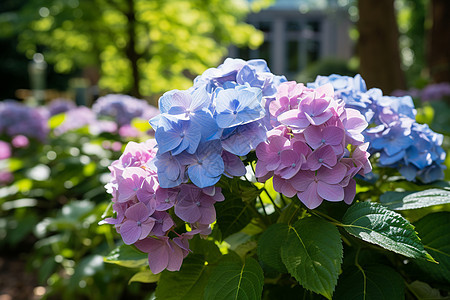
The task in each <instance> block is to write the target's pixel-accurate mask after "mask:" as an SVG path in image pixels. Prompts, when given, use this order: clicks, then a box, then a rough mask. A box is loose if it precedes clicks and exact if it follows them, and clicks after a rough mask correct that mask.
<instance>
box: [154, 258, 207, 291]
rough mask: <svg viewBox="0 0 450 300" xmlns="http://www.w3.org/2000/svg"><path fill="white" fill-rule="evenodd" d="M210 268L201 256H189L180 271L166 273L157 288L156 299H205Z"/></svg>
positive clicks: (162, 274) (162, 275) (163, 273)
mask: <svg viewBox="0 0 450 300" xmlns="http://www.w3.org/2000/svg"><path fill="white" fill-rule="evenodd" d="M209 273H210V268H209V267H208V266H207V265H205V260H204V259H203V258H202V257H201V256H200V255H189V256H188V257H187V258H186V259H185V260H184V261H183V265H182V266H181V269H180V271H178V272H170V271H167V270H166V271H164V272H162V273H161V277H160V278H159V282H158V286H157V287H156V298H157V299H164V300H179V299H183V300H198V299H203V293H204V290H205V286H206V284H207V282H208V278H209Z"/></svg>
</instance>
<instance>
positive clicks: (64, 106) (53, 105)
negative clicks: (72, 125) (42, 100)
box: [47, 98, 76, 116]
mask: <svg viewBox="0 0 450 300" xmlns="http://www.w3.org/2000/svg"><path fill="white" fill-rule="evenodd" d="M75 107H76V105H75V103H74V102H73V101H71V100H69V99H63V98H58V99H55V100H53V101H52V102H50V104H49V105H48V107H47V109H48V111H49V113H50V116H54V115H57V114H60V113H64V112H67V111H69V110H72V109H75Z"/></svg>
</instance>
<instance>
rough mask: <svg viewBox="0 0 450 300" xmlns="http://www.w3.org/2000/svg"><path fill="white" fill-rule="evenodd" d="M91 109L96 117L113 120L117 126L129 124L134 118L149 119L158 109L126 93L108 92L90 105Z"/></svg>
mask: <svg viewBox="0 0 450 300" xmlns="http://www.w3.org/2000/svg"><path fill="white" fill-rule="evenodd" d="M92 111H93V112H94V113H95V114H96V116H98V117H100V118H101V117H106V118H110V119H112V120H114V121H115V122H116V123H117V124H118V126H119V127H120V126H123V125H127V124H130V123H131V121H132V120H133V119H134V118H143V119H149V118H151V117H153V116H155V115H157V114H158V109H157V108H155V107H153V106H151V105H149V104H148V103H147V102H146V101H145V100H140V99H136V98H133V97H131V96H127V95H120V94H109V95H106V96H103V97H100V98H98V99H97V100H96V102H95V103H94V105H93V106H92Z"/></svg>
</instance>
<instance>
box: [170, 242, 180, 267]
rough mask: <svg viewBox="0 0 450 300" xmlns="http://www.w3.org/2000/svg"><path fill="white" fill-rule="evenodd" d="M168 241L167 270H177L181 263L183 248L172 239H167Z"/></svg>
mask: <svg viewBox="0 0 450 300" xmlns="http://www.w3.org/2000/svg"><path fill="white" fill-rule="evenodd" d="M169 243H170V246H171V247H170V250H169V249H167V250H168V254H169V259H168V264H167V270H169V271H179V270H180V268H181V265H182V264H183V250H181V248H180V247H179V246H178V245H177V244H176V243H174V242H173V241H169Z"/></svg>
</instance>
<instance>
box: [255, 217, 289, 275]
mask: <svg viewBox="0 0 450 300" xmlns="http://www.w3.org/2000/svg"><path fill="white" fill-rule="evenodd" d="M288 232H289V226H288V225H287V224H273V225H271V226H270V227H269V228H267V230H266V231H264V233H263V234H261V236H260V237H259V240H258V258H259V260H260V261H261V262H263V263H264V264H265V265H267V266H268V267H270V268H273V269H275V270H277V271H278V272H280V273H286V272H287V270H286V267H285V265H284V263H283V261H282V259H281V246H282V245H283V243H284V242H285V240H286V238H287V235H288Z"/></svg>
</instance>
